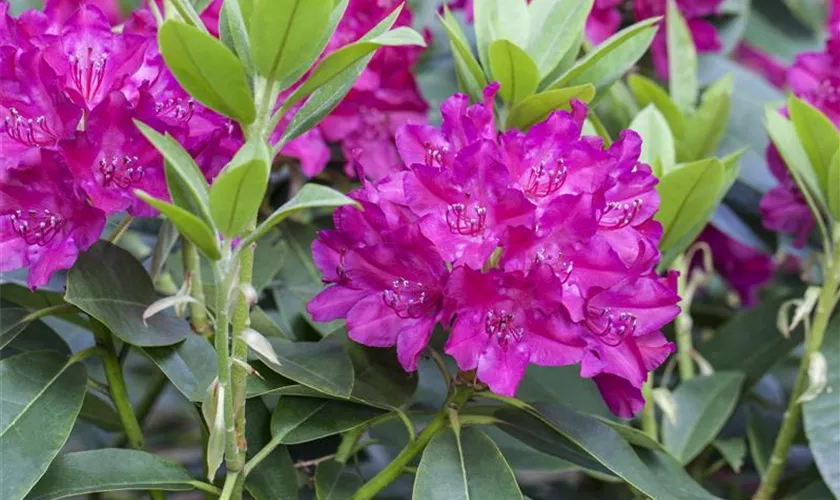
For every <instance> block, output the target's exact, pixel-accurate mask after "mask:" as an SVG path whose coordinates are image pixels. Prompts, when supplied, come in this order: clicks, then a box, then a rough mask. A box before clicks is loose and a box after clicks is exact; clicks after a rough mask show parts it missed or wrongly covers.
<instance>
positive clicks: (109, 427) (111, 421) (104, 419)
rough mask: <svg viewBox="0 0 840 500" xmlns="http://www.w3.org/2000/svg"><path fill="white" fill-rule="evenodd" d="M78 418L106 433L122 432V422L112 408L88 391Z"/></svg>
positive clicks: (109, 404)
mask: <svg viewBox="0 0 840 500" xmlns="http://www.w3.org/2000/svg"><path fill="white" fill-rule="evenodd" d="M79 418H80V419H82V420H85V421H87V422H90V423H92V424H93V425H95V426H97V427H99V428H100V429H102V430H105V431H108V432H120V431H122V430H123V426H122V422H120V417H119V416H118V415H117V410H115V409H114V406H113V405H112V404H111V403H109V402H108V401H105V400H104V399H102V398H101V397H99V396H97V395H95V394H93V393H92V392H90V391H88V392H87V393H86V394H85V399H84V402H83V403H82V409H81V411H80V412H79Z"/></svg>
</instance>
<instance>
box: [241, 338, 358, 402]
mask: <svg viewBox="0 0 840 500" xmlns="http://www.w3.org/2000/svg"><path fill="white" fill-rule="evenodd" d="M268 341H269V342H270V343H271V346H272V347H273V348H274V352H275V353H276V354H277V358H278V360H279V361H280V364H277V363H275V362H273V361H272V360H270V359H268V358H265V357H260V360H261V361H262V362H263V363H265V364H266V366H268V367H269V368H271V369H272V370H274V371H275V372H277V373H279V374H280V375H283V376H284V377H286V378H289V379H291V380H294V381H295V382H297V383H299V384H302V385H305V386H307V387H311V388H312V389H315V390H316V391H318V392H323V393H324V394H329V395H331V396H336V397H340V398H348V397H349V396H350V392H351V391H352V390H353V365H352V364H351V363H350V360H349V359H348V358H347V355H346V354H345V353H344V351H343V349H342V346H341V344H339V343H337V342H330V341H324V342H289V341H288V340H284V339H281V338H278V337H269V338H268ZM257 355H258V356H259V353H257Z"/></svg>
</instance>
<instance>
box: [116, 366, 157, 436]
mask: <svg viewBox="0 0 840 500" xmlns="http://www.w3.org/2000/svg"><path fill="white" fill-rule="evenodd" d="M156 376H157V378H156V379H155V380H154V381H153V382H152V385H151V386H150V387H149V390H148V391H147V392H146V394H144V395H143V399H141V400H140V403H138V404H137V411H136V414H137V420H138V421H139V422H140V426H141V428H142V426H143V423H144V422H145V421H146V417H148V416H149V413H151V411H152V408H154V406H155V403H157V400H158V398H160V395H161V394H162V393H163V389H164V388H166V385H167V382H168V381H169V380H168V379H167V378H166V375H164V374H163V373H161V372H158V373H157V374H156ZM125 443H126V436H125V435H124V434H123V435H122V436H120V437H119V438H118V439H117V440H116V441H115V442H114V447H115V448H120V447H122V446H125Z"/></svg>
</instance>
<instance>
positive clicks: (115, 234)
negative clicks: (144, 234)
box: [108, 214, 134, 245]
mask: <svg viewBox="0 0 840 500" xmlns="http://www.w3.org/2000/svg"><path fill="white" fill-rule="evenodd" d="M133 221H134V216H132V215H128V214H126V215H125V217H123V218H122V220H121V221H120V223H119V224H117V227H115V228H114V230H113V231H111V234H109V235H108V241H109V242H111V243H113V244H114V245H116V244H117V243H119V241H120V239H121V238H122V237H123V235H124V234H125V233H126V231H128V228H129V226H131V223H132V222H133Z"/></svg>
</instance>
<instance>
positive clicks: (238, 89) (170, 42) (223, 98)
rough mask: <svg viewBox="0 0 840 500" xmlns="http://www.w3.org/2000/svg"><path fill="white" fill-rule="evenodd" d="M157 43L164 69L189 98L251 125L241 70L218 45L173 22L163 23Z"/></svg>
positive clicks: (251, 105) (249, 100)
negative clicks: (193, 98) (187, 93)
mask: <svg viewBox="0 0 840 500" xmlns="http://www.w3.org/2000/svg"><path fill="white" fill-rule="evenodd" d="M158 41H159V43H160V51H161V54H162V55H163V58H164V59H165V60H166V64H167V66H169V68H170V69H171V70H172V73H173V74H174V75H175V78H176V79H177V80H178V83H180V84H181V85H182V86H183V87H184V88H185V89H186V90H187V92H189V93H190V95H192V96H193V97H195V98H196V99H198V100H199V101H200V102H201V103H202V104H204V105H206V106H207V107H208V108H211V109H213V110H215V111H218V112H219V113H222V114H223V115H225V116H229V117H231V118H233V119H234V120H236V121H238V122H240V123H243V124H248V123H251V122H253V121H254V117H255V116H256V109H255V107H254V98H253V97H252V96H251V90H250V88H249V87H248V79H247V77H246V76H245V68H244V67H243V66H242V63H241V62H239V59H237V58H236V56H235V55H234V54H233V53H232V52H231V51H230V50H229V49H228V48H227V47H225V45H224V44H223V43H222V42H221V41H219V40H218V39H216V38H214V37H212V36H210V35H209V34H208V33H205V32H203V31H201V30H200V29H198V28H194V27H192V26H187V25H186V24H183V23H180V22H178V21H173V20H169V21H166V22H165V23H163V26H162V27H161V28H160V31H159V32H158Z"/></svg>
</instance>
